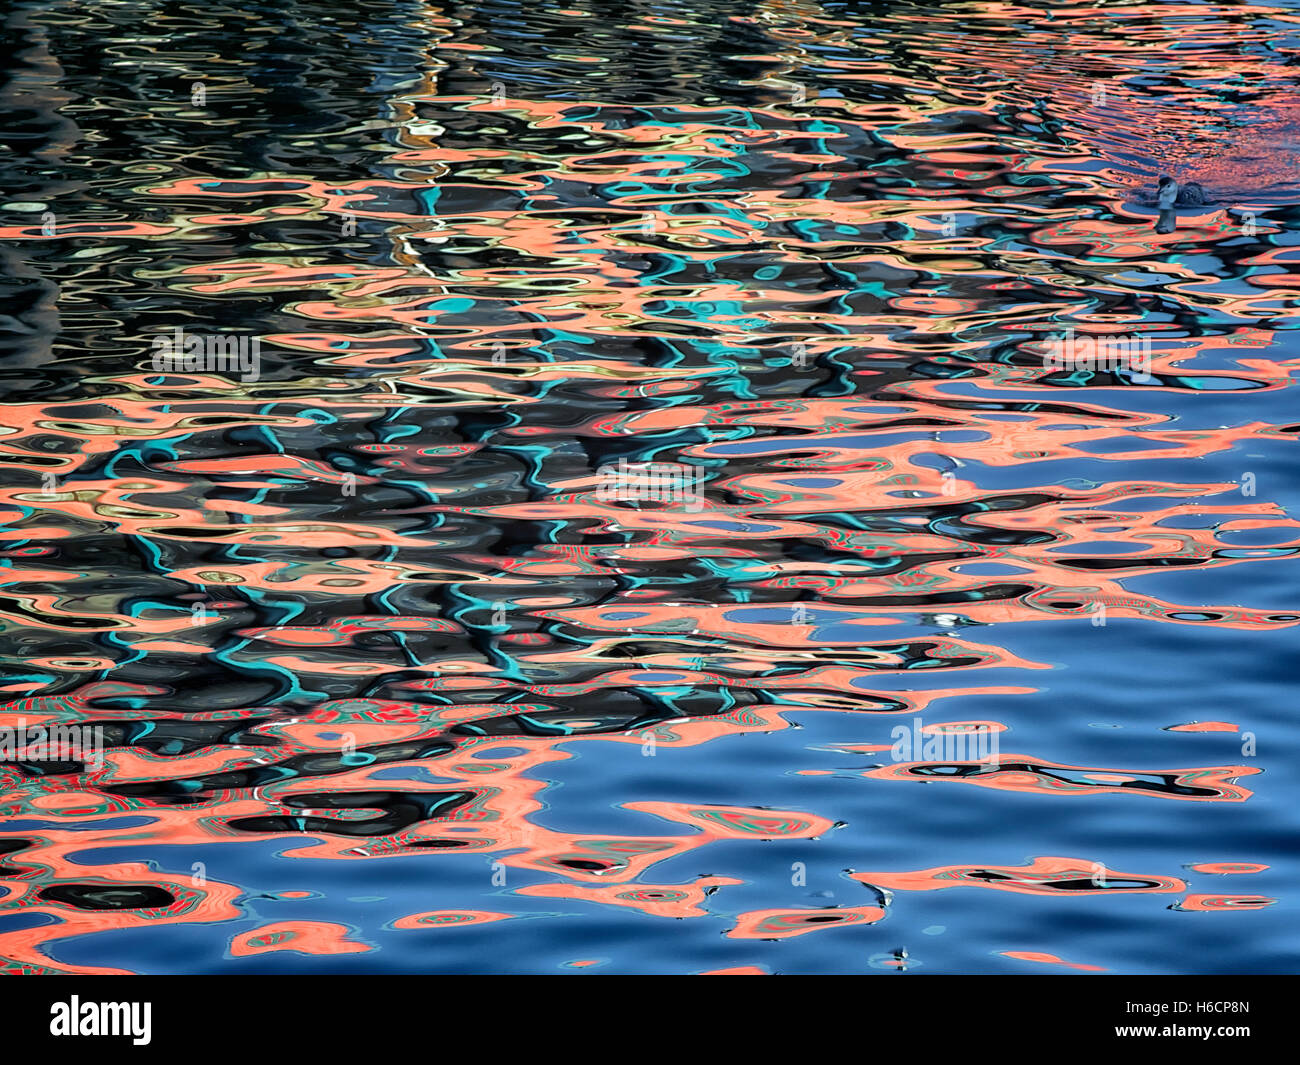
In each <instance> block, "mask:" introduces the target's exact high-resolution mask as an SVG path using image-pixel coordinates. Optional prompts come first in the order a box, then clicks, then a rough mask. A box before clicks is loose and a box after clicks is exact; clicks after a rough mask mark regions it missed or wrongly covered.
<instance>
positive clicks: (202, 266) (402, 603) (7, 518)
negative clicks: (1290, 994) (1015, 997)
mask: <svg viewBox="0 0 1300 1065" xmlns="http://www.w3.org/2000/svg"><path fill="white" fill-rule="evenodd" d="M1298 10H1300V7H1298V6H1297V5H1296V4H1294V3H1289V4H1286V5H1277V6H1274V5H1256V4H1242V3H1231V4H1210V3H1196V4H1178V3H1160V4H1147V3H1140V4H1139V3H1047V2H1039V3H1019V4H985V3H944V4H933V5H925V4H899V3H892V4H884V3H868V2H860V3H847V2H825V3H815V2H811V0H809V2H803V0H791V2H788V3H785V2H771V3H763V4H759V3H749V2H744V0H736V2H727V3H719V2H706V0H694V2H691V3H685V2H678V0H668V2H663V3H593V2H588V0H574V4H573V6H571V7H565V8H558V7H553V6H551V5H548V4H534V3H527V2H523V0H521V2H506V0H489V2H484V3H477V4H450V5H440V4H435V3H417V2H410V0H390V2H384V3H376V2H367V0H362V2H353V3H348V4H337V3H329V2H315V3H292V2H287V0H262V2H252V3H247V4H242V5H239V6H233V5H223V4H220V3H218V4H208V3H203V4H199V3H180V2H169V3H165V4H164V3H144V2H133V0H119V2H107V0H106V2H96V3H81V2H77V3H74V2H51V3H27V4H18V5H17V7H16V8H15V9H14V10H13V12H12V13H11V15H10V16H9V20H8V24H7V27H6V30H5V43H6V53H7V55H8V58H7V59H6V60H5V63H6V64H7V70H6V73H7V75H8V81H7V83H6V84H5V87H4V88H3V90H2V91H0V94H2V95H3V96H4V105H5V106H6V108H8V114H9V118H8V120H7V121H6V123H5V124H4V129H5V131H6V132H5V139H6V141H7V146H6V153H5V155H4V157H3V163H2V164H0V170H3V174H4V199H5V203H4V205H3V208H0V237H3V238H4V244H3V249H2V251H0V254H2V255H3V258H4V262H5V266H6V273H7V280H6V281H5V282H4V289H3V302H4V306H3V313H4V314H5V316H6V317H5V319H4V323H5V327H6V332H5V335H4V337H3V347H2V348H0V383H2V387H3V398H2V399H0V464H2V465H3V467H4V474H5V476H4V477H3V484H4V485H5V487H4V488H3V489H0V522H3V540H0V566H2V567H3V568H2V569H0V593H2V594H0V631H2V632H3V637H4V639H3V645H2V647H0V689H2V690H3V692H4V698H5V700H6V702H5V703H4V705H3V707H2V710H0V725H3V726H4V727H6V728H8V729H10V730H13V731H12V735H13V736H14V737H17V736H18V731H17V730H19V729H26V730H27V732H26V733H25V735H26V737H27V739H26V741H25V742H29V743H30V742H32V741H31V737H32V735H33V732H32V730H33V729H37V728H39V727H45V728H47V729H50V728H53V727H54V726H56V725H62V726H67V727H68V729H67V730H65V732H66V734H67V735H77V736H91V735H94V736H97V737H98V738H99V739H101V740H102V742H103V744H104V750H103V757H102V759H100V760H96V759H94V758H93V757H91V758H86V757H81V756H80V755H79V754H78V752H76V751H73V750H69V749H65V748H61V747H58V745H57V744H55V743H47V744H46V745H45V746H46V749H45V750H44V752H43V753H42V752H41V751H39V750H34V749H33V748H31V747H30V746H26V747H25V746H23V745H22V743H19V744H18V745H17V746H15V745H14V744H13V743H10V745H9V747H8V748H7V751H8V754H7V755H6V759H5V760H4V761H3V762H0V779H2V781H3V794H2V796H0V815H3V817H4V821H3V826H2V827H0V862H2V864H0V891H2V892H3V893H4V894H3V896H0V958H2V959H3V961H2V964H3V966H4V967H5V968H6V969H8V970H10V971H14V972H26V973H122V972H138V973H173V972H223V973H258V972H261V973H268V972H284V973H292V972H309V973H338V972H406V973H409V972H425V971H432V972H482V971H487V972H520V971H523V972H564V971H574V972H588V971H590V972H606V973H640V972H653V973H717V972H740V973H848V972H867V971H872V970H880V971H881V972H882V974H884V973H888V972H895V973H897V972H900V971H905V972H920V973H958V972H965V973H971V972H975V973H988V974H1003V973H1008V974H1014V973H1021V974H1023V973H1043V974H1054V973H1078V972H1088V973H1094V972H1109V973H1150V972H1155V973H1185V972H1216V973H1247V972H1280V971H1293V970H1294V969H1295V968H1296V966H1297V945H1298V940H1297V935H1296V932H1295V928H1296V894H1295V892H1294V891H1292V890H1291V889H1289V888H1287V887H1286V886H1285V885H1286V882H1287V881H1288V880H1290V879H1294V875H1295V874H1294V868H1293V865H1292V864H1291V862H1290V858H1289V854H1292V853H1293V852H1294V849H1295V841H1296V831H1297V825H1298V822H1300V815H1298V814H1297V810H1296V803H1295V795H1296V787H1297V779H1296V777H1297V761H1296V747H1297V743H1296V741H1297V734H1298V733H1297V726H1296V723H1295V720H1294V714H1295V710H1294V703H1293V701H1292V699H1293V696H1294V689H1293V688H1291V686H1290V685H1289V684H1288V680H1289V679H1290V674H1291V672H1292V669H1293V662H1294V655H1295V648H1296V625H1297V621H1298V619H1300V614H1298V613H1297V612H1296V611H1297V610H1300V602H1297V595H1296V588H1295V576H1296V568H1295V562H1294V559H1295V555H1296V550H1297V546H1300V531H1298V529H1297V521H1296V519H1295V517H1293V516H1292V515H1293V514H1294V513H1295V507H1296V505H1297V502H1298V499H1297V495H1298V493H1297V489H1296V482H1295V478H1294V476H1293V470H1294V465H1295V447H1296V432H1297V430H1298V429H1300V414H1298V413H1297V407H1296V403H1295V398H1294V397H1295V392H1294V388H1293V380H1292V374H1293V372H1294V369H1295V368H1296V366H1297V356H1298V355H1300V347H1298V345H1297V342H1296V341H1295V340H1294V339H1293V335H1294V331H1295V329H1296V323H1297V318H1296V297H1297V295H1298V294H1300V293H1298V289H1300V281H1298V280H1297V273H1296V269H1295V266H1296V262H1297V257H1298V255H1300V252H1298V251H1297V245H1298V243H1300V242H1298V241H1297V230H1296V225H1297V222H1298V221H1300V212H1297V210H1296V208H1295V207H1294V206H1293V203H1294V201H1295V198H1296V187H1297V173H1298V171H1297V151H1298V150H1300V149H1298V148H1297V139H1296V131H1297V128H1298V126H1300V104H1298V103H1297V96H1296V91H1295V69H1296V63H1297V61H1300V15H1298V14H1297V11H1298ZM1163 173H1168V174H1171V175H1173V176H1174V177H1175V178H1177V179H1178V180H1179V181H1181V182H1187V181H1197V182H1200V183H1201V184H1202V185H1203V186H1204V187H1205V188H1206V189H1207V190H1208V191H1209V193H1210V194H1211V196H1212V198H1213V199H1215V201H1216V202H1215V203H1214V204H1211V205H1209V206H1205V207H1201V208H1184V209H1181V210H1179V211H1178V212H1177V216H1176V219H1175V223H1176V225H1175V228H1174V229H1173V231H1172V232H1169V233H1161V232H1157V231H1156V222H1157V214H1158V209H1157V208H1156V207H1155V206H1154V185H1155V181H1156V178H1157V177H1158V176H1159V175H1160V174H1163ZM1066 329H1072V330H1074V336H1075V337H1076V338H1084V339H1091V338H1095V337H1120V338H1128V339H1130V340H1133V341H1134V342H1135V343H1136V344H1138V345H1141V344H1145V345H1146V348H1145V350H1146V351H1147V352H1149V356H1150V363H1149V367H1148V369H1149V373H1138V372H1136V371H1135V370H1134V369H1133V367H1131V366H1129V367H1120V366H1115V367H1109V366H1107V367H1102V368H1097V367H1095V366H1094V367H1093V368H1092V369H1089V368H1087V367H1086V366H1085V367H1084V368H1079V367H1078V366H1065V367H1061V366H1057V365H1053V364H1051V363H1050V360H1049V359H1047V358H1046V357H1045V354H1044V353H1045V352H1046V351H1047V350H1048V348H1047V347H1046V346H1045V345H1047V344H1048V341H1049V339H1050V338H1051V337H1053V336H1054V335H1058V334H1061V333H1062V332H1063V331H1064V330H1066ZM177 330H181V331H182V333H183V334H189V335H196V334H197V335H203V336H211V337H219V338H226V339H229V340H230V341H232V342H238V343H247V344H255V345H256V346H258V347H259V350H260V361H259V362H258V365H257V366H256V371H255V372H251V373H241V372H231V371H230V368H229V367H227V368H225V370H222V369H216V370H214V369H213V367H212V366H210V365H207V364H204V365H195V366H187V365H179V366H178V365H169V366H166V367H164V368H163V369H161V370H160V369H159V366H158V364H157V363H156V362H155V361H153V360H154V356H155V354H156V353H157V351H158V350H159V349H158V346H157V345H158V341H157V339H156V338H158V337H160V336H171V337H175V336H177V335H178V334H177V332H176V331H177ZM1135 350H1137V349H1135ZM645 463H654V464H659V466H658V468H659V469H660V470H667V471H669V479H670V480H671V487H672V490H671V491H666V492H659V493H657V494H656V493H651V494H649V495H647V494H645V493H641V494H638V492H639V489H636V488H635V485H633V487H632V488H629V487H628V485H629V483H631V482H636V477H637V476H639V474H636V473H635V471H637V470H644V469H645V468H644V467H642V466H639V465H638V464H645ZM628 471H634V472H633V473H631V474H629V472H628ZM629 477H630V481H629ZM620 478H621V479H622V480H620ZM674 478H675V479H674ZM636 483H638V484H639V482H636ZM1288 689H1290V690H1288ZM74 730H80V731H74ZM957 738H960V739H961V740H962V741H963V742H967V741H969V743H970V744H971V745H974V743H975V741H976V740H978V741H980V742H982V743H986V744H996V749H997V751H998V754H997V756H996V757H995V758H992V759H986V758H985V759H980V758H975V757H963V756H960V755H961V754H962V752H961V751H958V755H954V753H953V752H954V750H957V749H958V745H957V744H956V743H955V742H954V741H955V740H956V739H957ZM931 740H932V741H933V742H929V741H931ZM913 741H915V742H913ZM965 753H966V754H968V753H969V751H966V752H965ZM82 754H84V752H82Z"/></svg>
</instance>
